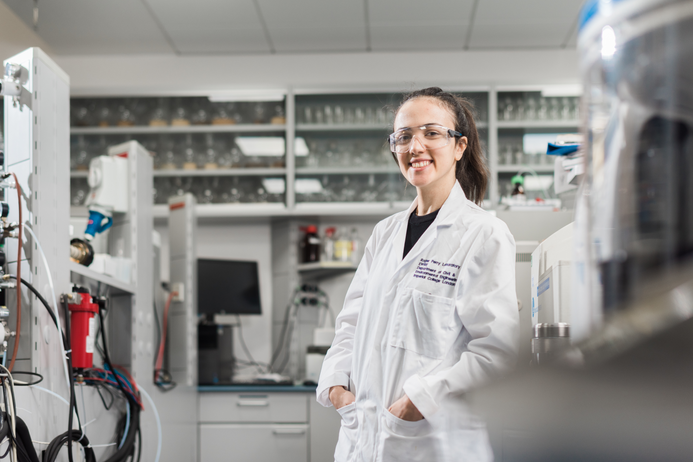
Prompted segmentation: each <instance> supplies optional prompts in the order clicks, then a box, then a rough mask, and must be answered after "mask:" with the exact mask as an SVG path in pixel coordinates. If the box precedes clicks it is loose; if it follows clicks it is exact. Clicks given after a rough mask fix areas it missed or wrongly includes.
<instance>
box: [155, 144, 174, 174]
mask: <svg viewBox="0 0 693 462" xmlns="http://www.w3.org/2000/svg"><path fill="white" fill-rule="evenodd" d="M158 145H159V150H158V151H157V154H156V157H155V162H154V167H155V168H157V169H159V170H175V169H176V168H177V166H178V159H177V158H176V157H177V156H176V153H175V145H174V143H173V140H172V139H170V138H169V137H167V136H166V135H160V136H159V143H158Z"/></svg>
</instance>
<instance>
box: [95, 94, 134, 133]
mask: <svg viewBox="0 0 693 462" xmlns="http://www.w3.org/2000/svg"><path fill="white" fill-rule="evenodd" d="M134 104H135V103H134V102H133V101H132V100H129V99H126V100H124V101H122V102H121V103H120V104H119V105H118V113H117V116H116V118H117V122H116V124H117V125H118V126H119V127H134V126H135V120H136V118H135V113H134ZM99 124H101V121H99Z"/></svg>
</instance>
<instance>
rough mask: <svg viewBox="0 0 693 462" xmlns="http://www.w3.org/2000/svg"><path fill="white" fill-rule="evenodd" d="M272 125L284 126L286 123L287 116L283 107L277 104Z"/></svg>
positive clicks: (271, 121)
mask: <svg viewBox="0 0 693 462" xmlns="http://www.w3.org/2000/svg"><path fill="white" fill-rule="evenodd" d="M270 123H271V124H274V125H283V124H285V123H286V115H285V114H284V106H283V105H281V104H277V105H275V106H274V115H273V116H272V119H271V120H270Z"/></svg>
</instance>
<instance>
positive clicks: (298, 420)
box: [199, 392, 314, 462]
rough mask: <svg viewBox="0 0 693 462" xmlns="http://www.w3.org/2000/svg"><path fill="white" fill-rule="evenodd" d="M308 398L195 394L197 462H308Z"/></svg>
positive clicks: (307, 395) (301, 395)
mask: <svg viewBox="0 0 693 462" xmlns="http://www.w3.org/2000/svg"><path fill="white" fill-rule="evenodd" d="M313 396H314V394H312V393H307V392H306V393H300V392H299V393H296V392H290V393H281V392H270V393H262V392H257V393H256V392H248V393H234V392H219V393H202V394H200V408H199V409H200V410H199V412H200V414H199V422H200V423H199V429H200V453H199V461H200V462H217V461H219V462H222V461H224V462H227V461H229V460H233V461H234V462H246V461H247V462H251V461H252V462H263V461H267V462H272V461H282V462H308V461H309V460H310V458H309V440H310V427H309V421H308V399H311V398H313Z"/></svg>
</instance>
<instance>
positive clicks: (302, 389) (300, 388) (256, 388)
mask: <svg viewBox="0 0 693 462" xmlns="http://www.w3.org/2000/svg"><path fill="white" fill-rule="evenodd" d="M316 388H317V387H316V386H314V385H312V386H310V385H308V386H307V385H199V386H198V387H197V391H198V392H200V393H218V392H236V393H272V392H280V393H287V392H289V393H315V389H316Z"/></svg>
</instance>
